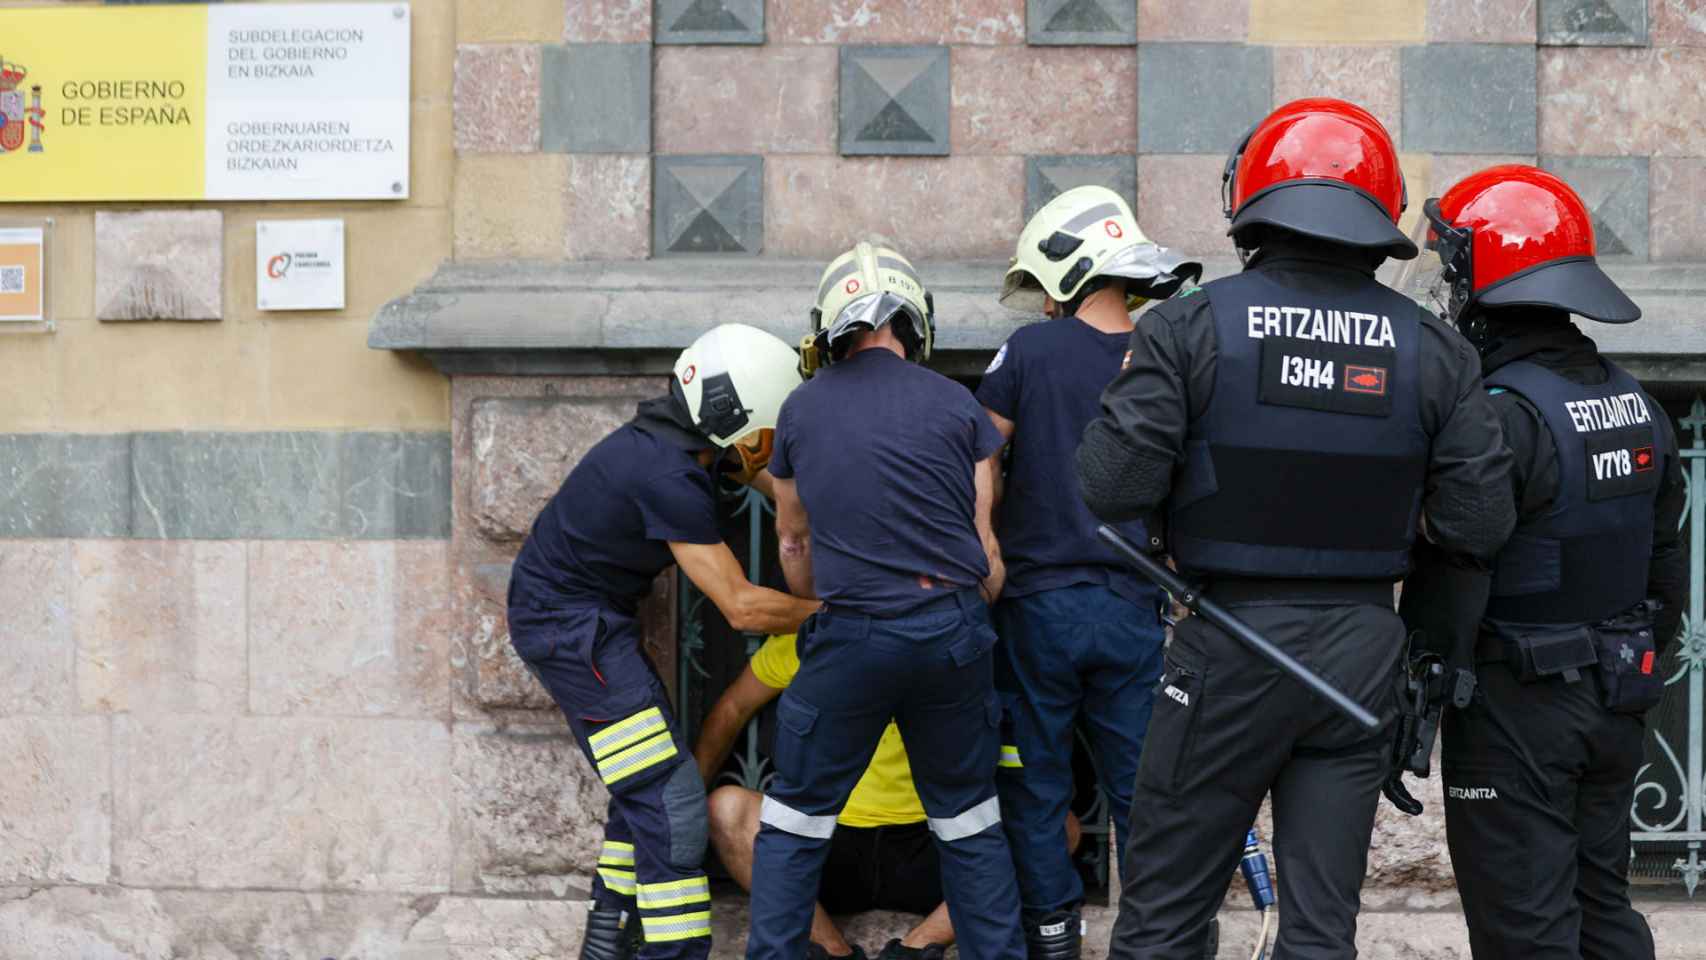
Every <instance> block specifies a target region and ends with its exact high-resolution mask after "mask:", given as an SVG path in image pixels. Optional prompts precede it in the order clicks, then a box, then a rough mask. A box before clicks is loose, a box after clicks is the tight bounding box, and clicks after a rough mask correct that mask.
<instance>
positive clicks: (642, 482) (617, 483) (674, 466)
mask: <svg viewBox="0 0 1706 960" xmlns="http://www.w3.org/2000/svg"><path fill="white" fill-rule="evenodd" d="M722 539H723V536H722V533H721V532H720V531H719V530H718V529H717V501H716V493H715V491H714V490H713V489H712V486H711V474H710V472H709V471H708V470H706V469H705V468H704V467H702V466H700V465H699V461H698V460H696V459H695V458H694V455H693V453H692V452H691V451H688V450H684V449H682V448H681V446H680V445H678V444H675V443H671V442H669V441H668V440H664V439H661V438H658V437H655V436H653V435H652V434H650V433H647V432H646V431H645V430H644V429H643V428H641V427H639V426H636V425H635V424H632V423H630V424H627V425H626V426H623V427H621V428H619V429H617V430H616V431H615V432H614V433H612V434H611V435H610V436H608V437H605V438H604V439H603V440H600V441H599V442H598V443H597V445H595V446H594V447H593V448H592V449H591V450H588V451H587V453H586V456H584V457H582V458H581V462H580V463H578V464H576V465H575V468H574V469H573V470H571V471H569V477H568V479H567V480H565V481H563V486H562V489H560V490H558V491H557V493H556V495H555V496H553V497H552V498H551V501H550V502H549V503H547V504H546V505H545V509H544V510H541V511H540V512H539V518H538V519H537V520H535V521H533V532H532V533H530V534H528V536H527V542H526V543H524V544H522V547H521V554H520V555H519V556H517V557H516V558H515V567H514V569H513V571H512V572H511V574H510V582H509V603H510V606H512V607H514V606H518V605H519V606H526V607H531V608H534V609H541V610H551V609H558V608H562V607H567V606H575V605H578V604H582V603H587V602H594V603H598V602H603V603H609V604H612V605H613V606H615V607H616V608H617V609H620V610H625V611H628V612H632V611H633V610H634V608H635V606H636V604H637V603H638V601H639V600H640V599H641V598H643V597H645V595H646V594H647V593H649V592H650V591H651V588H652V579H653V578H654V577H656V576H657V575H658V574H659V573H661V572H662V571H663V570H664V568H665V567H668V566H670V565H671V564H673V563H675V558H674V556H673V555H672V554H671V553H670V552H669V542H670V541H675V542H677V543H721V542H722Z"/></svg>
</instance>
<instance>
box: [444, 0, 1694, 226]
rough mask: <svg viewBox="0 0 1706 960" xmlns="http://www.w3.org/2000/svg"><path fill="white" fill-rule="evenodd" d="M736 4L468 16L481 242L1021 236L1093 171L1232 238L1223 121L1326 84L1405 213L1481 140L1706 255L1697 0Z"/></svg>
mask: <svg viewBox="0 0 1706 960" xmlns="http://www.w3.org/2000/svg"><path fill="white" fill-rule="evenodd" d="M654 6H655V10H656V12H655V13H654ZM713 6H714V7H718V8H720V10H721V13H720V14H719V16H718V17H716V18H711V19H707V18H706V17H704V16H703V15H702V9H703V7H702V5H696V4H688V3H685V2H671V0H658V2H657V3H656V4H655V5H654V4H653V3H651V2H647V0H581V2H577V3H570V4H569V5H568V15H567V16H565V10H564V8H563V7H562V5H561V4H557V3H548V2H541V3H522V4H514V5H509V6H507V7H506V12H505V14H504V15H502V16H492V15H484V16H479V17H472V16H463V17H462V18H460V19H459V20H458V23H457V39H458V46H457V52H456V65H455V101H456V128H455V144H456V156H457V160H456V165H457V168H456V169H457V173H456V184H457V185H456V199H457V211H458V216H457V219H456V224H455V250H456V255H457V257H458V258H459V259H480V258H503V257H525V258H532V259H551V260H556V259H570V260H573V259H593V260H604V259H623V258H634V257H645V256H647V255H655V256H660V257H661V256H673V255H682V254H689V255H690V254H694V253H700V252H723V253H734V254H745V255H765V256H780V257H806V258H824V257H828V256H831V255H833V254H834V253H835V252H838V250H839V249H841V248H843V247H845V246H846V245H848V244H849V243H850V242H851V241H852V240H854V239H855V238H857V237H860V236H863V235H866V234H870V233H880V234H885V235H888V236H890V237H893V238H895V239H896V240H898V241H899V242H900V244H901V245H902V247H903V248H904V249H905V250H906V251H907V252H908V253H910V254H912V255H913V256H914V257H915V258H919V259H925V260H935V259H984V258H1005V257H1006V256H1007V255H1008V253H1009V252H1010V248H1011V244H1012V240H1013V237H1014V236H1016V235H1017V233H1018V229H1019V227H1020V225H1021V223H1022V221H1023V217H1024V216H1025V214H1026V213H1027V211H1029V210H1034V209H1035V208H1036V207H1037V206H1039V205H1040V204H1041V203H1042V202H1044V201H1045V200H1046V199H1047V198H1048V197H1050V196H1052V195H1053V194H1054V193H1056V192H1058V191H1059V190H1061V189H1064V188H1066V187H1070V186H1073V185H1076V184H1078V183H1082V182H1097V183H1104V184H1106V185H1109V186H1113V187H1115V188H1116V189H1119V190H1121V191H1123V192H1125V193H1126V194H1127V195H1128V196H1133V197H1135V199H1136V203H1137V211H1138V219H1139V221H1140V222H1141V223H1142V224H1143V225H1144V228H1145V230H1146V232H1148V233H1149V234H1150V235H1152V236H1155V237H1159V238H1160V239H1161V240H1162V241H1163V242H1165V243H1168V244H1170V245H1174V246H1178V247H1182V248H1184V249H1186V250H1188V251H1191V252H1192V253H1194V254H1196V255H1198V256H1204V255H1215V254H1224V253H1229V252H1230V251H1229V250H1228V249H1227V246H1226V244H1227V241H1226V239H1225V237H1224V229H1225V227H1224V221H1223V219H1222V218H1221V215H1220V201H1219V189H1220V173H1221V167H1222V164H1223V162H1224V160H1225V157H1226V153H1227V151H1228V150H1229V149H1230V148H1231V147H1232V146H1233V145H1234V144H1235V143H1236V142H1237V140H1238V138H1239V137H1240V136H1241V135H1242V134H1243V133H1244V131H1245V130H1246V129H1248V127H1249V126H1250V125H1251V124H1252V123H1253V122H1254V121H1255V120H1257V119H1259V118H1260V117H1261V116H1262V115H1263V114H1265V113H1266V112H1267V111H1268V110H1269V109H1270V108H1271V107H1273V106H1275V105H1277V104H1280V103H1283V102H1285V101H1287V100H1290V99H1294V98H1297V97H1301V96H1310V95H1333V96H1343V97H1347V98H1349V99H1352V100H1355V101H1357V102H1359V103H1361V104H1363V105H1365V106H1367V107H1368V108H1369V109H1370V110H1372V111H1373V112H1374V113H1375V115H1376V116H1378V117H1380V118H1381V119H1382V121H1384V122H1385V123H1386V124H1387V126H1388V127H1389V128H1390V129H1391V131H1392V134H1393V136H1394V139H1395V140H1396V141H1397V143H1398V146H1399V148H1400V150H1401V151H1402V152H1403V162H1404V168H1405V172H1406V175H1407V177H1408V179H1409V186H1410V196H1411V198H1412V201H1413V202H1412V204H1411V214H1410V217H1411V219H1412V220H1413V218H1414V217H1415V216H1417V215H1419V211H1420V207H1421V203H1420V200H1421V199H1422V198H1424V197H1427V196H1430V195H1438V194H1439V193H1440V192H1442V191H1443V190H1444V189H1445V188H1446V187H1447V186H1449V185H1450V184H1451V183H1453V182H1454V181H1455V180H1457V179H1458V178H1460V177H1462V176H1463V175H1465V174H1467V173H1470V172H1472V171H1474V170H1475V169H1478V168H1480V167H1482V166H1486V165H1489V164H1491V163H1494V162H1505V161H1516V160H1521V161H1525V162H1530V163H1534V162H1538V163H1540V164H1541V165H1543V166H1547V167H1550V168H1553V169H1556V170H1557V171H1558V172H1560V173H1561V174H1563V175H1564V176H1565V177H1566V178H1568V179H1570V180H1571V181H1572V182H1573V183H1574V184H1575V185H1576V186H1577V188H1578V189H1579V190H1580V191H1581V192H1582V193H1583V195H1584V197H1585V199H1586V200H1587V202H1588V204H1589V205H1590V206H1591V207H1592V208H1593V210H1594V214H1595V218H1596V221H1597V224H1598V227H1599V232H1600V244H1601V252H1602V253H1604V254H1608V255H1612V256H1617V257H1625V258H1633V259H1646V258H1649V257H1650V258H1653V259H1659V260H1698V259H1702V258H1703V257H1706V221H1703V220H1702V219H1701V214H1700V213H1699V211H1700V209H1701V208H1702V201H1703V200H1706V172H1703V171H1706V167H1703V164H1706V139H1703V136H1706V135H1703V134H1702V133H1701V125H1700V124H1699V123H1696V122H1694V120H1695V116H1696V114H1697V113H1698V99H1699V97H1700V95H1701V93H1702V92H1706V91H1703V89H1702V83H1703V81H1702V80H1701V78H1702V77H1703V76H1706V8H1702V7H1701V5H1700V4H1699V3H1697V2H1694V0H1651V2H1647V0H1538V2H1536V0H1354V2H1353V0H1191V2H1186V0H1140V2H1136V3H1135V4H1134V3H1133V2H1131V0H1125V2H1120V0H1072V2H1065V0H928V2H925V0H771V2H769V3H763V2H760V0H741V2H736V0H722V2H720V3H719V4H713ZM463 9H464V10H465V11H471V10H473V9H482V10H483V9H484V7H483V5H481V4H479V3H478V2H477V0H463ZM713 19H714V20H715V24H713V23H712V22H711V21H712V20H713ZM713 25H714V26H716V29H709V27H711V26H713ZM707 167H709V168H710V170H711V171H713V172H707V170H706V168H707ZM542 193H543V194H544V195H546V196H548V197H549V198H550V199H549V200H548V202H543V203H542V202H539V200H538V198H539V197H540V196H541V194H542ZM706 213H708V214H709V216H710V220H711V221H714V222H715V227H714V228H713V227H712V226H711V225H709V224H706V223H703V222H701V221H700V219H699V218H700V215H701V214H706Z"/></svg>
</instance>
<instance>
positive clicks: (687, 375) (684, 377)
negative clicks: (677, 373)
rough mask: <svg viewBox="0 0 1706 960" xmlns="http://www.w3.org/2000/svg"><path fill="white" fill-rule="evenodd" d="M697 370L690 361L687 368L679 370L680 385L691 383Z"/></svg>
mask: <svg viewBox="0 0 1706 960" xmlns="http://www.w3.org/2000/svg"><path fill="white" fill-rule="evenodd" d="M698 372H699V368H698V367H696V366H694V365H693V364H691V363H690V364H688V365H687V369H686V370H683V371H681V385H682V386H684V387H685V386H687V385H688V384H690V383H692V382H693V377H694V375H695V374H697V373H698Z"/></svg>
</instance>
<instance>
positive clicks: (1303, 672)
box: [1096, 524, 1380, 730]
mask: <svg viewBox="0 0 1706 960" xmlns="http://www.w3.org/2000/svg"><path fill="white" fill-rule="evenodd" d="M1096 535H1097V536H1099V537H1101V538H1102V539H1103V540H1106V541H1107V542H1108V545H1109V546H1111V547H1113V548H1114V549H1115V550H1118V551H1119V552H1120V555H1121V556H1123V557H1125V558H1126V560H1128V561H1130V562H1131V565H1132V566H1134V567H1136V568H1137V570H1138V572H1139V573H1141V574H1143V575H1144V576H1146V577H1148V578H1149V579H1151V580H1153V581H1155V583H1156V584H1158V585H1159V586H1160V587H1161V589H1163V590H1165V591H1167V592H1168V593H1170V594H1172V595H1173V596H1174V597H1176V598H1178V600H1179V602H1180V603H1182V604H1184V605H1185V607H1186V609H1188V610H1190V611H1191V612H1192V613H1194V614H1196V615H1197V616H1200V617H1202V618H1203V619H1204V620H1207V621H1208V622H1209V623H1212V624H1214V625H1215V626H1217V627H1219V628H1220V629H1222V630H1225V631H1226V632H1227V633H1230V634H1232V636H1234V637H1236V638H1237V639H1238V641H1239V642H1240V643H1243V644H1244V645H1245V646H1247V647H1249V648H1250V649H1252V650H1254V651H1256V652H1257V653H1259V654H1261V655H1262V656H1263V657H1266V658H1267V660H1268V662H1269V663H1271V664H1273V665H1274V666H1276V667H1279V668H1280V669H1281V670H1284V671H1285V672H1286V673H1289V674H1291V675H1292V677H1294V678H1295V679H1296V680H1297V681H1298V682H1299V683H1301V684H1303V685H1304V686H1306V687H1308V688H1309V689H1311V690H1313V691H1315V692H1316V693H1318V694H1320V695H1321V696H1323V697H1326V698H1327V702H1328V703H1331V704H1332V705H1333V706H1335V707H1337V708H1338V709H1339V711H1340V712H1342V713H1343V714H1345V715H1346V716H1348V717H1350V718H1351V719H1352V720H1355V721H1356V722H1357V723H1360V724H1362V725H1363V726H1365V727H1367V728H1368V729H1370V730H1379V729H1380V720H1379V719H1378V718H1376V717H1375V715H1374V714H1372V713H1369V712H1368V711H1367V710H1365V709H1364V708H1363V706H1362V704H1360V703H1357V702H1356V701H1355V700H1352V699H1351V698H1350V697H1347V696H1345V695H1344V694H1343V693H1341V692H1339V690H1338V688H1336V687H1334V686H1333V685H1332V684H1330V683H1328V682H1327V681H1326V680H1323V679H1322V678H1321V675H1320V674H1318V673H1316V672H1315V671H1313V670H1311V669H1309V668H1308V667H1306V666H1304V665H1303V664H1301V663H1298V662H1297V661H1296V660H1294V659H1292V657H1291V655H1290V654H1288V653H1286V652H1285V651H1284V650H1281V649H1280V648H1279V647H1276V646H1274V645H1273V644H1271V643H1269V642H1268V641H1267V639H1266V638H1265V637H1263V636H1262V635H1261V634H1259V633H1257V632H1256V631H1254V630H1252V629H1250V625H1249V624H1247V623H1245V622H1244V621H1242V620H1240V619H1238V618H1237V617H1235V616H1233V615H1232V614H1230V613H1227V612H1226V609H1225V608H1224V607H1222V606H1221V605H1220V604H1218V603H1215V602H1214V601H1213V600H1210V599H1209V598H1207V597H1205V596H1203V595H1202V594H1201V593H1198V592H1197V590H1196V589H1195V588H1194V587H1192V586H1191V585H1190V584H1188V583H1186V582H1185V580H1184V578H1183V577H1181V576H1179V575H1178V574H1176V573H1174V572H1173V571H1172V570H1169V569H1167V567H1166V565H1165V564H1162V563H1159V562H1157V561H1156V560H1155V558H1154V557H1151V556H1150V555H1149V554H1147V553H1144V552H1143V551H1142V550H1139V549H1137V547H1136V546H1134V545H1133V544H1132V542H1131V541H1130V540H1127V539H1126V538H1125V537H1123V536H1121V535H1120V532H1119V531H1118V530H1115V529H1114V528H1113V527H1110V526H1108V525H1107V524H1103V525H1101V526H1099V527H1097V528H1096Z"/></svg>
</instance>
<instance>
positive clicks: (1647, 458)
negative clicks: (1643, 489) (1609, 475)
mask: <svg viewBox="0 0 1706 960" xmlns="http://www.w3.org/2000/svg"><path fill="white" fill-rule="evenodd" d="M1633 453H1634V454H1635V472H1636V473H1646V472H1647V471H1648V470H1651V469H1653V467H1654V465H1655V464H1654V463H1653V448H1652V447H1636V448H1635V449H1634V451H1633Z"/></svg>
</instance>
